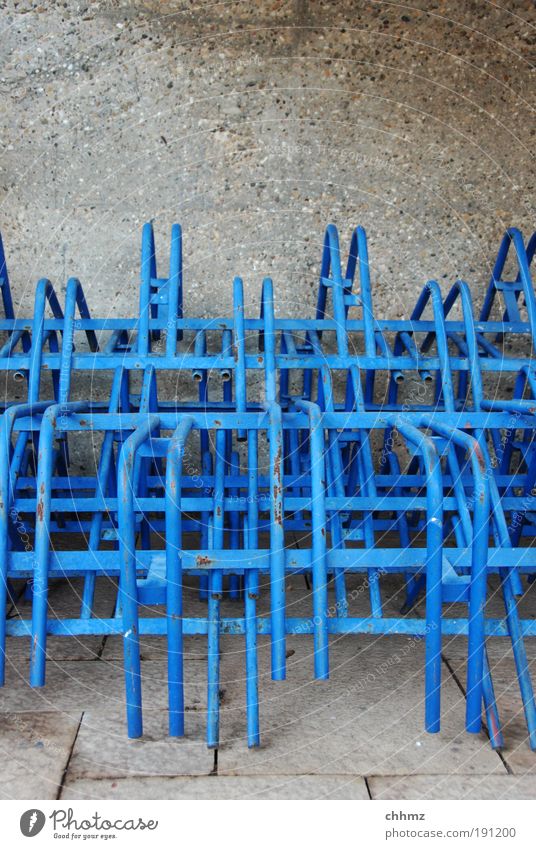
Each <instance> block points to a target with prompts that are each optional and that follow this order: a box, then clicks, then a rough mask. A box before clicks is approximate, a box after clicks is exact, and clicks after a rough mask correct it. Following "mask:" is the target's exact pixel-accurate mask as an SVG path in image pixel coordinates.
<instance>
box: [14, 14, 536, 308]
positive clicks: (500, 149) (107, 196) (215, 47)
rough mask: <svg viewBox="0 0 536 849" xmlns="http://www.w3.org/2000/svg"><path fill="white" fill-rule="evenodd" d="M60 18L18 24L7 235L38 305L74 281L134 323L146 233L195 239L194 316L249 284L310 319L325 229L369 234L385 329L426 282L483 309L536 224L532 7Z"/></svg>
mask: <svg viewBox="0 0 536 849" xmlns="http://www.w3.org/2000/svg"><path fill="white" fill-rule="evenodd" d="M503 5H504V6H508V8H500V6H499V5H498V4H495V3H490V2H485V0H479V2H458V0H447V2H425V0H413V2H411V3H394V2H362V0H352V2H350V0H341V2H335V3H328V2H320V1H319V2H307V0H296V1H295V2H291V0H286V2H284V0H273V2H256V3H255V2H222V3H202V2H186V1H185V0H175V1H174V2H157V0H150V2H143V0H138V2H125V0H117V2H116V0H110V1H109V2H108V1H107V0H104V2H95V3H92V2H74V0H67V2H57V3H47V2H30V0H19V2H16V0H8V2H7V4H6V6H5V8H4V9H3V11H2V37H1V39H0V49H1V51H2V54H3V56H2V70H1V74H0V90H1V94H2V97H1V100H0V122H1V131H0V141H1V145H2V156H1V160H2V171H1V179H0V191H1V207H0V226H1V227H2V231H3V233H4V237H5V240H6V244H7V250H8V257H9V261H10V271H11V277H12V281H13V287H14V291H15V297H16V300H17V302H18V303H20V304H22V305H23V306H24V311H25V312H28V311H30V310H31V296H32V293H33V289H34V284H35V281H36V279H37V277H38V276H40V275H47V276H49V277H51V278H52V279H53V280H54V281H55V283H56V284H57V285H58V287H60V288H61V287H62V286H64V284H65V281H66V278H67V276H68V275H71V274H76V275H78V276H79V277H80V278H81V279H82V281H83V283H84V286H85V288H86V289H87V290H88V297H89V301H90V305H91V307H92V309H93V311H94V312H99V313H100V314H103V313H104V314H105V313H108V312H109V313H118V312H119V311H122V312H125V311H132V310H134V309H135V304H136V300H137V264H138V251H139V230H140V226H141V224H142V223H143V221H145V220H146V219H149V218H154V219H155V222H156V228H157V234H158V235H159V236H160V244H161V245H162V247H163V248H164V249H165V250H167V246H166V244H165V243H166V242H167V237H168V231H169V226H170V224H171V223H172V222H173V221H180V222H181V223H182V225H183V227H184V239H185V255H186V310H187V313H188V314H190V315H193V314H201V315H217V314H221V313H222V312H224V311H228V310H229V307H230V302H231V282H232V276H233V275H234V274H237V273H239V274H241V275H242V276H243V278H244V281H245V286H246V294H247V297H248V300H249V301H250V311H251V314H256V312H257V309H258V295H259V289H260V281H261V278H262V276H263V275H265V274H271V275H272V276H273V277H274V280H275V284H276V288H277V293H278V303H277V310H278V312H279V313H282V312H287V313H292V314H298V313H300V314H306V313H310V311H311V310H312V309H313V305H314V300H315V290H316V275H317V271H318V262H319V257H320V250H321V242H322V235H323V229H324V226H325V225H326V224H327V223H328V222H329V221H333V222H335V223H336V224H337V225H338V227H339V228H340V231H341V234H342V236H343V238H344V239H345V240H346V239H347V238H348V237H349V234H350V232H351V229H352V227H354V226H355V225H356V224H358V223H360V224H363V225H364V226H365V227H366V228H367V232H368V234H369V240H370V258H371V264H372V275H373V282H374V294H375V303H376V308H377V312H378V314H383V315H385V316H389V317H401V316H407V315H408V313H409V311H410V309H411V306H412V305H413V303H414V301H415V299H416V297H417V294H418V292H419V290H420V288H421V286H422V284H423V283H424V282H425V281H426V279H428V278H430V277H436V278H438V279H439V280H440V282H441V284H442V285H443V286H444V287H445V289H446V288H447V286H448V283H449V282H450V281H452V280H453V279H454V278H455V276H456V275H460V276H463V277H464V278H466V279H467V280H468V281H469V282H470V283H471V285H472V287H473V290H474V292H475V294H476V295H477V297H476V299H477V301H478V300H479V297H480V293H481V292H482V290H483V286H484V284H485V280H486V277H487V276H488V274H489V263H490V261H491V259H492V258H493V254H494V253H495V251H496V249H497V246H498V240H499V238H500V234H501V232H502V231H503V230H504V228H505V227H507V226H510V225H512V224H515V225H517V226H519V227H521V228H522V229H523V230H524V231H525V232H528V231H529V229H530V228H531V226H533V225H534V207H533V188H534V170H533V166H532V161H533V160H532V156H533V153H534V120H533V116H534V102H535V99H534V72H533V70H532V69H531V61H532V62H533V60H534V45H535V43H536V38H535V35H534V33H535V29H534V24H535V22H536V16H535V14H534V6H533V4H532V2H530V0H514V2H511V0H510V2H508V3H507V4H503Z"/></svg>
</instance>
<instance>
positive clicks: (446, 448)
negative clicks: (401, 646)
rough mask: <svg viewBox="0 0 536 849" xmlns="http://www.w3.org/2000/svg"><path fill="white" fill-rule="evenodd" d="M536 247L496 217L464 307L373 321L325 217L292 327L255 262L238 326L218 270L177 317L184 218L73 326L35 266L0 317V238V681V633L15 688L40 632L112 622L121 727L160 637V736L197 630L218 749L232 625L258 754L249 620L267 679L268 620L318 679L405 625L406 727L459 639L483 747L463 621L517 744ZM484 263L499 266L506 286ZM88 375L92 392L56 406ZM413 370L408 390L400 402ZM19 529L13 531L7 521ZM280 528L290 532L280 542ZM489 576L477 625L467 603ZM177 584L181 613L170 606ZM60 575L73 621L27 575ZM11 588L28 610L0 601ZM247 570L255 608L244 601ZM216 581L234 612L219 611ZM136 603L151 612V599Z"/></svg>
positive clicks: (280, 643)
mask: <svg viewBox="0 0 536 849" xmlns="http://www.w3.org/2000/svg"><path fill="white" fill-rule="evenodd" d="M535 248H536V238H535V237H534V236H533V237H532V239H531V240H530V241H529V242H528V244H527V245H525V243H524V240H523V238H522V236H521V234H520V233H519V231H517V230H515V229H512V230H509V231H508V232H507V234H506V235H505V237H504V240H503V242H502V244H501V246H500V250H499V254H498V258H497V261H496V264H495V266H494V269H493V274H492V277H491V281H490V284H489V287H488V290H487V294H486V297H485V301H484V306H483V309H482V312H481V313H480V315H479V317H478V318H476V317H475V310H474V307H473V303H472V298H471V293H470V290H469V287H468V285H467V284H466V283H464V282H463V281H457V282H456V283H455V285H454V286H453V287H452V289H451V290H450V292H449V293H448V295H447V296H446V298H443V296H442V293H441V290H440V287H439V286H438V284H437V283H436V282H435V281H431V282H429V283H428V284H427V285H426V286H425V287H424V289H423V292H422V294H421V296H420V298H419V299H418V302H417V305H416V307H415V310H414V311H413V314H412V316H411V318H410V319H409V320H396V321H395V320H385V319H376V318H375V315H374V308H373V300H372V292H371V283H370V274H369V261H368V253H367V240H366V235H365V232H364V230H363V229H362V228H357V230H356V231H355V232H354V234H353V236H352V239H351V243H350V248H349V252H348V257H347V263H346V268H345V270H344V271H343V265H342V261H341V250H340V246H339V239H338V234H337V231H336V229H335V227H333V226H329V227H328V229H327V231H326V236H325V241H324V247H323V254H322V261H321V273H320V284H319V292H318V304H317V310H316V315H315V317H314V318H310V319H305V318H302V319H295V318H282V317H277V318H276V316H275V309H274V293H273V286H272V281H271V280H270V279H269V278H267V279H265V280H264V282H263V285H262V293H261V313H260V317H259V318H251V317H247V316H246V314H245V303H244V289H243V284H242V280H241V279H240V278H238V277H237V278H235V280H234V284H233V309H232V314H231V315H230V316H227V317H222V318H217V319H213V318H212V319H201V318H189V317H185V316H184V313H183V273H182V241H181V230H180V228H179V227H178V225H174V226H173V228H172V231H171V248H170V263H169V273H168V275H167V276H164V277H161V276H158V273H157V267H156V251H155V242H154V234H153V228H152V225H150V224H147V225H145V227H144V228H143V235H142V257H141V287H140V303H139V312H138V316H137V317H135V318H128V319H123V318H113V319H111V318H106V319H100V318H93V317H91V315H90V312H89V310H88V306H87V303H86V299H85V296H84V293H83V289H82V286H81V284H80V282H79V281H78V280H76V279H74V278H71V279H70V280H69V281H68V283H67V289H66V294H65V302H64V306H63V308H62V306H61V305H60V300H59V298H58V297H57V295H56V293H55V291H54V288H53V286H52V284H51V283H50V281H48V280H46V279H42V280H40V281H39V282H38V284H37V287H36V293H35V304H34V312H33V316H32V317H31V318H30V319H24V318H19V317H16V316H15V312H14V309H13V302H12V298H11V292H10V286H9V278H8V274H7V269H6V264H5V259H4V255H3V250H2V249H1V246H0V251H1V253H0V266H1V271H0V284H1V289H2V297H3V304H4V314H5V317H4V319H2V320H0V331H2V333H3V335H4V339H3V341H2V348H1V349H0V368H1V369H2V370H3V371H7V372H13V373H16V374H17V375H19V376H22V378H23V379H24V380H25V381H26V384H27V399H26V401H25V403H12V402H9V401H8V402H7V403H6V404H5V405H4V408H3V413H2V415H1V418H0V568H1V569H2V575H1V580H0V677H1V682H2V683H4V671H5V648H6V638H7V637H23V638H26V639H28V642H29V647H30V683H31V685H32V686H35V687H41V686H44V684H45V670H46V657H47V637H48V636H49V635H55V636H65V637H71V638H73V637H76V636H80V635H91V634H101V635H105V634H117V635H122V638H123V644H124V668H125V683H126V712H127V724H128V733H129V735H130V736H131V737H138V736H140V735H141V734H142V702H141V673H142V665H141V662H140V636H141V637H143V636H144V635H148V634H154V635H161V636H162V638H163V639H166V640H167V658H168V686H169V733H170V734H171V735H175V736H181V735H182V734H183V733H184V687H183V679H184V651H183V649H184V637H185V636H186V635H191V634H202V635H206V639H207V654H208V663H207V687H208V690H207V743H208V745H209V746H212V747H215V746H217V745H218V740H219V690H220V686H219V664H220V637H221V635H222V634H230V635H236V637H237V639H243V640H244V643H245V678H246V716H247V741H248V745H250V746H256V745H258V744H259V741H260V731H259V695H258V677H259V676H258V658H257V639H258V635H259V634H266V635H269V637H270V642H271V674H272V678H274V679H275V680H281V679H284V678H285V675H286V637H287V635H289V634H303V635H310V636H311V637H312V642H313V657H314V662H313V669H312V674H314V676H315V677H316V678H320V679H324V678H328V677H329V637H330V635H333V634H339V635H340V634H356V635H357V634H384V635H386V636H388V635H392V634H407V635H416V636H419V637H422V638H423V639H424V641H425V670H424V672H425V726H426V729H427V730H428V731H430V732H437V731H439V728H440V695H441V640H442V635H450V634H461V635H466V636H467V691H466V692H467V708H466V728H467V730H468V731H469V732H479V731H480V729H481V726H482V711H483V710H484V712H485V714H486V717H487V728H488V731H489V735H490V739H491V744H492V745H493V746H494V747H499V746H501V745H502V744H503V737H502V732H501V726H500V720H499V715H498V710H497V705H496V702H495V696H494V691H493V683H492V675H491V671H490V665H489V662H488V658H487V653H486V638H487V637H488V636H503V637H505V638H508V639H509V641H510V644H511V649H512V652H513V656H514V659H515V666H516V672H517V678H518V682H519V687H520V690H521V696H522V700H523V706H524V711H525V718H526V723H527V729H528V740H529V743H530V745H531V747H532V748H533V749H535V748H536V710H535V705H534V695H533V689H532V683H531V679H530V675H529V666H528V661H527V655H526V649H525V640H526V638H528V637H531V636H536V623H535V622H534V621H533V620H529V619H524V618H522V617H521V616H520V614H519V611H518V604H517V597H518V596H519V595H520V594H521V593H522V592H523V587H524V582H526V581H530V580H531V579H532V577H533V575H534V574H535V573H536V551H534V549H533V548H532V547H531V543H532V539H533V537H534V535H535V533H536V509H533V508H532V500H533V498H534V495H535V494H536V452H535V451H534V416H535V413H536V395H535V392H536V376H535V374H534V371H533V368H532V352H533V349H534V346H535V345H536V300H535V294H534V288H533V284H532V280H531V276H530V265H531V262H532V259H533V256H534V252H535ZM507 260H508V261H509V262H510V264H511V265H513V266H514V268H515V270H514V273H513V274H510V276H509V277H508V278H507V277H506V276H505V269H506V267H507ZM492 316H493V317H492ZM512 351H513V353H512ZM176 373H180V375H181V377H183V376H190V377H191V380H192V381H193V385H195V387H196V390H195V394H194V396H193V397H192V395H191V393H189V394H187V393H182V395H184V397H182V395H181V394H180V395H179V397H178V398H177V397H175V395H176V393H170V392H168V391H165V389H164V390H162V388H161V387H162V385H163V384H164V385H165V383H166V378H167V377H169V374H175V375H176ZM45 375H46V380H45V377H44V376H45ZM87 375H90V376H91V387H90V393H89V394H90V397H86V398H83V397H82V398H81V400H75V399H74V398H73V395H74V394H75V390H76V392H77V394H79V392H78V389H79V387H80V386H82V387H84V386H85V385H86V384H85V383H84V379H85V378H87ZM504 376H506V380H505V379H504ZM508 378H511V379H510V380H508ZM138 379H139V380H141V384H140V386H139V387H137V386H136V385H135V384H136V381H137V380H138ZM412 381H413V382H414V381H417V383H416V384H414V385H417V386H419V387H423V389H422V391H421V390H420V389H419V391H418V392H415V393H411V392H410V393H409V394H408V393H407V392H406V393H405V394H404V387H403V384H404V382H409V383H412ZM108 385H109V391H108V389H107V390H106V400H105V401H104V400H102V395H103V392H104V389H103V387H105V386H108ZM259 385H260V386H262V392H261V399H260V400H259ZM73 387H74V389H73ZM138 390H139V391H138ZM170 396H173V397H170ZM99 399H100V400H99ZM76 434H82V435H85V437H86V438H88V437H91V441H92V443H94V444H96V445H97V446H98V448H97V451H98V459H97V462H96V464H95V472H94V473H93V474H89V473H88V472H87V470H85V471H84V469H81V468H80V469H79V468H76V464H73V463H72V458H71V456H70V455H71V453H72V444H73V440H75V439H76V438H77V437H76ZM185 457H188V458H190V457H191V458H193V459H192V460H190V459H189V460H188V463H185ZM21 522H23V523H24V527H25V528H27V529H28V531H27V539H29V540H30V543H29V544H24V541H22V540H21V535H20V533H18V532H17V527H18V526H19V525H20V523H21ZM296 533H300V534H303V535H304V537H305V542H304V543H303V544H302V546H301V547H300V548H299V549H296V548H295V547H294V545H293V544H292V541H293V540H294V535H295V534H296ZM355 573H364V574H365V576H366V577H365V584H366V588H367V592H368V607H369V609H368V611H367V614H366V615H362V614H360V615H357V612H356V610H354V609H353V606H352V599H351V598H349V595H348V592H347V581H348V578H349V576H351V575H353V574H355ZM295 574H304V575H306V576H307V577H308V579H309V580H310V582H311V593H310V600H311V606H310V611H309V612H308V615H307V616H301V617H298V616H289V615H288V610H287V604H286V581H287V578H288V577H289V576H291V575H295ZM492 574H494V575H497V576H498V580H499V581H500V586H501V591H502V598H503V602H504V613H503V615H502V617H500V618H490V617H489V616H487V615H486V611H485V605H486V599H487V596H488V577H489V576H490V575H492ZM385 575H395V576H398V578H399V580H400V582H401V584H402V586H404V587H405V592H406V601H405V604H404V607H403V611H402V612H401V614H400V615H399V616H397V617H393V616H389V615H386V613H385V609H384V603H383V599H382V577H383V576H385ZM103 576H105V577H107V578H115V579H117V583H118V597H117V606H116V612H115V615H114V616H113V617H111V618H102V617H99V616H96V615H95V601H96V599H97V598H98V594H99V578H102V577H103ZM192 576H193V577H194V578H195V579H196V580H198V582H199V594H200V597H201V599H202V601H203V603H204V604H206V610H204V612H203V614H202V615H198V614H197V615H196V611H195V610H189V609H188V607H187V606H185V602H184V597H183V596H184V593H183V584H184V580H185V578H186V577H192ZM75 577H81V578H83V587H84V589H83V597H82V600H81V606H80V612H79V615H78V616H76V617H71V618H68V619H58V618H56V617H55V616H51V615H50V610H49V605H48V590H49V585H50V581H51V580H53V579H57V578H65V579H73V578H75ZM21 582H25V583H26V586H27V592H28V594H29V597H30V599H31V611H32V615H31V619H24V618H23V617H22V616H20V615H15V616H13V615H11V616H10V617H9V618H8V615H7V614H8V608H9V607H10V605H11V604H12V603H13V601H14V599H15V598H16V594H17V587H20V586H21ZM263 586H266V587H267V588H268V590H269V596H270V610H269V616H263V615H260V614H259V612H258V599H259V594H260V592H261V589H262V587H263ZM224 595H228V596H229V597H230V598H231V599H233V601H234V603H235V605H236V607H235V608H233V609H234V614H233V615H227V614H226V615H223V614H222V609H221V603H222V597H223V596H224ZM423 595H424V599H425V613H424V615H420V614H419V613H418V606H416V601H417V600H418V599H419V598H421V597H422V596H423ZM452 602H459V603H461V604H462V605H465V608H464V609H465V611H466V613H465V615H460V614H459V608H457V613H456V616H455V617H453V616H450V615H449V613H448V610H447V607H446V606H447V605H448V604H450V603H452ZM154 606H161V607H162V608H163V610H164V612H165V616H163V617H157V616H154V615H149V610H150V608H153V607H154ZM196 610H198V608H196Z"/></svg>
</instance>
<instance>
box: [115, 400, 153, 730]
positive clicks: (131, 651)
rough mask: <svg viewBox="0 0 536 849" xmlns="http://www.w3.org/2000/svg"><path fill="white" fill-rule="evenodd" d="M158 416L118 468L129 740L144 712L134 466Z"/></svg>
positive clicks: (133, 439)
mask: <svg viewBox="0 0 536 849" xmlns="http://www.w3.org/2000/svg"><path fill="white" fill-rule="evenodd" d="M159 424H160V419H159V417H158V416H157V415H154V414H153V415H148V416H147V417H146V418H145V420H144V421H143V422H142V423H141V424H140V425H139V427H138V428H137V429H136V430H135V431H134V432H133V433H132V434H131V435H130V436H129V437H128V439H127V440H126V441H125V443H124V444H123V448H122V450H121V454H120V456H119V463H118V468H117V483H118V486H117V488H118V504H117V507H118V510H117V516H118V523H119V557H120V569H121V577H120V583H119V592H120V598H121V612H122V619H123V652H124V666H125V691H126V710H127V728H128V736H129V737H141V735H142V733H143V722H142V710H141V662H140V635H139V621H138V619H139V617H138V588H137V583H136V516H135V508H134V500H135V492H134V480H133V478H134V464H135V460H136V454H137V451H138V449H139V448H140V446H141V445H143V443H144V442H146V441H147V439H149V437H150V435H151V433H152V432H153V431H154V430H155V429H156V428H157V427H158V426H159Z"/></svg>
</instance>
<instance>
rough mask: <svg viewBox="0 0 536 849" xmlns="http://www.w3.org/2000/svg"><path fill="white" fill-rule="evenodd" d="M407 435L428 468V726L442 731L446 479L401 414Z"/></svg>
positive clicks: (427, 444)
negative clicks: (444, 485) (442, 584)
mask: <svg viewBox="0 0 536 849" xmlns="http://www.w3.org/2000/svg"><path fill="white" fill-rule="evenodd" d="M392 424H393V425H394V427H395V428H396V430H398V432H399V433H400V434H401V435H402V436H403V437H404V439H405V440H406V441H408V442H410V443H412V444H413V445H415V446H416V447H417V448H418V449H419V451H420V453H421V455H422V458H423V461H424V464H425V468H426V503H427V508H426V552H427V553H426V637H425V655H426V657H425V673H424V675H425V726H426V730H427V731H428V732H430V733H435V732H437V731H439V727H440V705H441V612H442V591H441V582H442V571H443V483H442V478H441V467H440V464H439V457H438V455H437V452H436V450H435V447H434V444H433V442H432V440H431V439H430V438H428V437H426V436H424V434H423V433H421V431H419V430H417V428H415V427H413V426H412V425H408V424H406V423H405V422H404V420H403V419H402V418H401V417H399V418H398V419H396V420H395V421H393V422H392Z"/></svg>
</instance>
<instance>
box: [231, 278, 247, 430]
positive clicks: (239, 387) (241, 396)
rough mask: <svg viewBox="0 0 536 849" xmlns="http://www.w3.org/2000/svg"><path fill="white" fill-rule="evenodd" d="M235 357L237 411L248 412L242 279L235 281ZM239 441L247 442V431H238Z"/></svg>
mask: <svg viewBox="0 0 536 849" xmlns="http://www.w3.org/2000/svg"><path fill="white" fill-rule="evenodd" d="M233 318H234V335H233V345H234V355H235V362H236V365H235V398H236V411H237V412H239V413H244V412H245V411H246V404H247V396H246V330H245V324H244V284H243V283H242V280H241V278H240V277H235V279H234V281H233ZM236 435H237V439H239V440H245V439H246V431H245V430H244V429H243V428H240V430H238V431H237V434H236Z"/></svg>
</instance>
